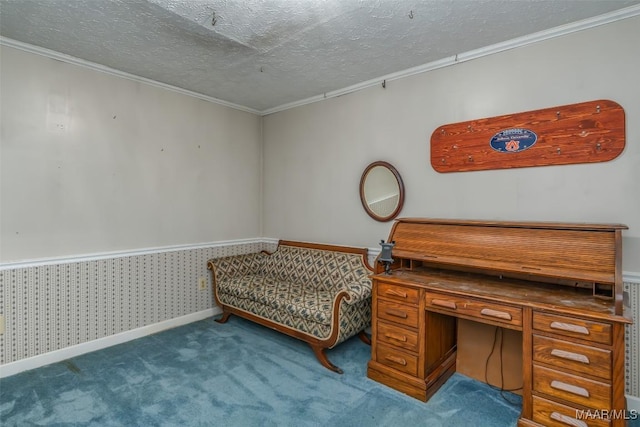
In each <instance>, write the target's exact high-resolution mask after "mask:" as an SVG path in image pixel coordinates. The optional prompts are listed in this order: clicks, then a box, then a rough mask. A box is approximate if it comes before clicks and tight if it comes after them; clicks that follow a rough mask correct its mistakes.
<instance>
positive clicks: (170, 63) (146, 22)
mask: <svg viewBox="0 0 640 427" xmlns="http://www.w3.org/2000/svg"><path fill="white" fill-rule="evenodd" d="M637 4H640V0H588V1H586V0H520V1H514V0H424V1H402V0H394V1H391V0H370V1H365V0H360V1H358V0H298V1H294V0H243V1H232V0H0V35H2V36H3V37H7V38H9V39H13V40H17V41H19V42H23V43H28V44H30V45H35V46H39V47H43V48H46V49H50V50H54V51H56V52H60V53H63V54H66V55H71V56H73V57H76V58H80V59H83V60H85V61H90V62H94V63H97V64H101V65H104V66H106V67H110V68H113V69H116V70H120V71H123V72H126V73H129V74H133V75H137V76H141V77H145V78H147V79H151V80H155V81H158V82H161V83H165V84H168V85H172V86H176V87H179V88H183V89H187V90H190V91H193V92H196V93H200V94H203V95H205V96H209V97H214V98H217V99H221V100H224V101H227V102H230V103H234V104H238V105H242V106H246V107H249V108H251V109H254V110H258V111H264V110H268V109H272V108H275V107H277V106H280V105H284V104H288V103H292V102H296V101H299V100H302V99H306V98H310V97H313V96H317V95H321V94H323V93H326V92H331V91H335V90H338V89H341V88H345V87H348V86H351V85H355V84H357V83H360V82H364V81H368V80H371V79H374V78H377V77H381V76H384V75H388V74H391V73H396V72H399V71H402V70H406V69H409V68H412V67H416V66H419V65H422V64H427V63H430V62H433V61H437V60H439V59H442V58H446V57H450V56H453V55H456V54H458V53H462V52H468V51H471V50H474V49H479V48H482V47H485V46H490V45H493V44H496V43H500V42H504V41H507V40H511V39H514V38H517V37H521V36H525V35H528V34H533V33H536V32H539V31H544V30H548V29H551V28H554V27H558V26H561V25H564V24H569V23H572V22H576V21H580V20H582V19H586V18H591V17H594V16H598V15H601V14H604V13H608V12H611V11H615V10H618V9H622V8H625V7H629V6H632V5H637Z"/></svg>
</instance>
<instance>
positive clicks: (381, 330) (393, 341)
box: [376, 321, 418, 352]
mask: <svg viewBox="0 0 640 427" xmlns="http://www.w3.org/2000/svg"><path fill="white" fill-rule="evenodd" d="M376 337H377V339H378V342H383V343H386V344H390V345H393V346H396V347H402V348H404V349H407V350H410V351H415V352H417V351H418V333H417V332H414V331H411V330H408V329H405V328H401V327H400V326H394V325H391V324H389V323H386V322H382V321H378V328H377V336H376Z"/></svg>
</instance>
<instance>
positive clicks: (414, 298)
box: [376, 282, 419, 304]
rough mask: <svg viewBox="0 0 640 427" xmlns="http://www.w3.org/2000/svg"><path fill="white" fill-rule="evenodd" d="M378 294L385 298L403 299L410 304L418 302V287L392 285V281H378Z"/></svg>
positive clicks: (402, 300)
mask: <svg viewBox="0 0 640 427" xmlns="http://www.w3.org/2000/svg"><path fill="white" fill-rule="evenodd" d="M376 289H377V295H378V296H379V297H383V298H389V299H392V300H396V301H401V302H404V303H408V304H417V303H418V298H419V297H418V294H419V291H418V290H417V289H413V288H408V287H406V286H398V285H392V284H390V283H385V282H378V286H377V287H376Z"/></svg>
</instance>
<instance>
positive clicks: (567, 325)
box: [533, 311, 611, 344]
mask: <svg viewBox="0 0 640 427" xmlns="http://www.w3.org/2000/svg"><path fill="white" fill-rule="evenodd" d="M533 329H537V330H539V331H545V332H552V333H554V334H559V335H565V336H568V337H574V338H580V339H583V340H587V341H593V342H598V343H601V344H611V324H609V323H604V322H594V321H591V320H585V319H578V318H576V317H567V316H558V315H557V314H550V313H541V312H537V311H534V312H533Z"/></svg>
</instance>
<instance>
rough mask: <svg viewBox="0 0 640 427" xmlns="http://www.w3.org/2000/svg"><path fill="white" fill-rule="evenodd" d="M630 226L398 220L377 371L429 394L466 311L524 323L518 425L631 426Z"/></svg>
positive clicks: (448, 364) (378, 305)
mask: <svg viewBox="0 0 640 427" xmlns="http://www.w3.org/2000/svg"><path fill="white" fill-rule="evenodd" d="M626 228H627V227H626V226H624V225H619V224H561V223H544V222H543V223H532V222H497V221H495V222H490V221H458V220H435V219H425V218H407V219H400V220H397V221H396V222H395V223H394V225H393V227H392V229H391V233H390V235H389V241H395V247H394V248H393V258H394V260H395V262H394V263H393V265H392V271H391V274H385V273H384V272H383V271H382V269H381V268H380V269H379V270H378V273H377V274H376V275H374V278H373V283H374V292H373V316H372V354H371V360H370V362H369V364H368V370H367V374H368V376H369V377H370V378H371V379H373V380H376V381H378V382H381V383H383V384H386V385H388V386H390V387H392V388H395V389H396V390H399V391H401V392H404V393H406V394H408V395H410V396H413V397H415V398H417V399H420V400H423V401H426V400H427V399H429V398H430V397H431V395H433V393H435V392H436V391H437V390H438V388H439V387H440V386H441V385H442V384H443V383H444V382H445V381H446V380H447V379H448V378H449V376H450V375H451V374H453V372H455V371H456V349H457V337H456V329H457V319H467V320H471V321H474V322H481V323H485V324H490V325H495V326H499V327H502V328H507V329H514V330H517V331H521V332H522V350H523V354H522V357H523V364H522V384H523V388H522V397H523V404H522V413H521V415H520V419H519V421H518V425H520V426H537V425H545V426H546V425H548V426H601V425H602V426H623V425H624V423H625V420H624V419H623V418H624V417H623V416H622V414H623V412H622V411H623V410H624V409H625V407H626V405H625V396H624V386H625V384H624V378H625V375H624V369H625V360H624V357H625V356H624V355H625V353H624V327H625V324H627V323H630V322H631V320H630V317H629V316H628V313H626V312H625V310H626V308H625V306H624V304H623V291H622V271H621V270H622V269H621V258H622V253H621V249H622V230H624V229H626ZM589 410H590V411H592V412H591V413H595V411H596V410H597V411H603V410H608V411H610V413H613V414H618V416H617V418H616V417H612V419H610V420H606V419H604V420H603V419H595V418H593V419H586V418H584V417H581V416H580V414H581V413H582V414H584V413H588V411H589ZM582 411H587V412H582ZM579 418H583V419H579Z"/></svg>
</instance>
